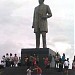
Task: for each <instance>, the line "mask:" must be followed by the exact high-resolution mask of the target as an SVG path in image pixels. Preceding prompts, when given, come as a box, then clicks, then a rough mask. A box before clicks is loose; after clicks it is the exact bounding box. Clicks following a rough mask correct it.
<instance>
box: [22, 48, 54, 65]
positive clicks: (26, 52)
mask: <svg viewBox="0 0 75 75" xmlns="http://www.w3.org/2000/svg"><path fill="white" fill-rule="evenodd" d="M34 54H35V55H37V56H39V61H40V66H41V65H43V64H44V63H43V58H44V57H46V56H49V54H52V55H55V52H54V51H53V50H51V49H49V48H27V49H24V48H23V49H21V63H22V65H25V56H33V55H34Z"/></svg>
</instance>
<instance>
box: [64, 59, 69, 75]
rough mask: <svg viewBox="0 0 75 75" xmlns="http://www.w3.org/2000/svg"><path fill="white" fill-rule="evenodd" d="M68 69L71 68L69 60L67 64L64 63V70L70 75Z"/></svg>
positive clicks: (66, 61)
mask: <svg viewBox="0 0 75 75" xmlns="http://www.w3.org/2000/svg"><path fill="white" fill-rule="evenodd" d="M68 68H69V61H68V58H67V60H65V62H64V69H65V73H67V75H68Z"/></svg>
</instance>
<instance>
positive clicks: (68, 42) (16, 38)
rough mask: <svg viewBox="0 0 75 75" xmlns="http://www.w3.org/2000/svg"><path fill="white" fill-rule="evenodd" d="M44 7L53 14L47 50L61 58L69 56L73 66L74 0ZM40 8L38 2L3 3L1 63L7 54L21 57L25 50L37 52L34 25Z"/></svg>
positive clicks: (51, 2) (0, 6)
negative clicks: (35, 9) (34, 15)
mask: <svg viewBox="0 0 75 75" xmlns="http://www.w3.org/2000/svg"><path fill="white" fill-rule="evenodd" d="M44 3H45V4H47V5H49V6H50V9H51V11H52V17H51V18H49V19H48V33H47V47H48V48H50V49H52V50H54V51H55V52H59V53H60V54H61V56H62V54H63V53H65V54H66V57H69V58H70V60H71V62H72V60H73V56H74V55H75V50H74V46H75V45H74V0H45V2H44ZM36 6H38V0H0V59H1V57H2V56H3V55H5V54H6V53H13V54H15V53H17V54H18V56H20V55H21V49H22V48H35V34H34V30H33V29H32V22H33V13H34V8H35V7H36ZM41 38H42V37H41ZM41 47H42V40H41Z"/></svg>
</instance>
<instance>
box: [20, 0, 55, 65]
mask: <svg viewBox="0 0 75 75" xmlns="http://www.w3.org/2000/svg"><path fill="white" fill-rule="evenodd" d="M51 16H52V13H51V10H50V7H49V6H48V5H45V4H44V0H39V5H38V6H37V7H35V9H34V16H33V25H32V28H34V33H35V35H36V48H30V49H28V48H27V49H24V48H23V49H21V59H22V60H21V62H22V64H23V65H24V64H25V60H24V58H25V56H30V55H31V56H33V55H34V54H35V55H38V56H39V57H40V61H41V62H40V64H43V57H46V56H49V53H50V54H52V55H54V54H55V52H54V51H53V50H51V49H49V48H47V45H46V33H47V32H48V25H47V18H50V17H51ZM41 34H42V41H43V48H40V35H41Z"/></svg>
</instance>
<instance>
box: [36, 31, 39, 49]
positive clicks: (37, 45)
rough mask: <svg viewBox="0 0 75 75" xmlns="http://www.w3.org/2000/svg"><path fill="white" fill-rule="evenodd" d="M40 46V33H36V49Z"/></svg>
mask: <svg viewBox="0 0 75 75" xmlns="http://www.w3.org/2000/svg"><path fill="white" fill-rule="evenodd" d="M39 46H40V32H37V33H36V48H39Z"/></svg>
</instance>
